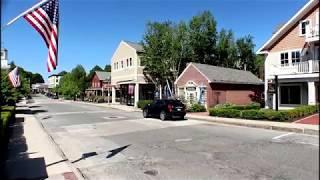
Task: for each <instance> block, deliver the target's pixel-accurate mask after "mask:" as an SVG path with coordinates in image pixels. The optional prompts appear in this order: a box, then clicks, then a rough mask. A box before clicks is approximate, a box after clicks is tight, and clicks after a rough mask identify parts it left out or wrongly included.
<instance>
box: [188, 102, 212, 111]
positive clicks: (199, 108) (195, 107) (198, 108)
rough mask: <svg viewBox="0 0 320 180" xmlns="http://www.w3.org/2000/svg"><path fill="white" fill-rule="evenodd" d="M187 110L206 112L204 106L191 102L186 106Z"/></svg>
mask: <svg viewBox="0 0 320 180" xmlns="http://www.w3.org/2000/svg"><path fill="white" fill-rule="evenodd" d="M188 111H189V112H206V111H207V110H206V108H205V107H204V106H203V105H201V104H192V105H191V107H190V108H188Z"/></svg>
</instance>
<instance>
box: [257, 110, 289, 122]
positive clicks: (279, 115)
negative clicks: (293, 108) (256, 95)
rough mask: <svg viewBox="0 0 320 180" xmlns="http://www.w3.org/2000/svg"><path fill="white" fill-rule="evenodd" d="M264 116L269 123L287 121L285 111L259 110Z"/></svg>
mask: <svg viewBox="0 0 320 180" xmlns="http://www.w3.org/2000/svg"><path fill="white" fill-rule="evenodd" d="M261 111H262V112H263V114H264V119H266V120H269V121H286V120H288V113H287V111H274V110H271V109H263V110H261Z"/></svg>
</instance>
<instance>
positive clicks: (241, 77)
mask: <svg viewBox="0 0 320 180" xmlns="http://www.w3.org/2000/svg"><path fill="white" fill-rule="evenodd" d="M190 64H192V65H194V66H195V67H196V68H197V69H198V70H199V71H200V73H202V74H203V75H204V76H206V78H207V79H208V80H209V81H210V83H228V84H257V85H258V84H263V82H262V81H261V80H260V79H259V78H257V77H256V76H255V75H254V74H252V73H251V72H250V71H243V70H238V69H231V68H225V67H219V66H212V65H207V64H199V63H190Z"/></svg>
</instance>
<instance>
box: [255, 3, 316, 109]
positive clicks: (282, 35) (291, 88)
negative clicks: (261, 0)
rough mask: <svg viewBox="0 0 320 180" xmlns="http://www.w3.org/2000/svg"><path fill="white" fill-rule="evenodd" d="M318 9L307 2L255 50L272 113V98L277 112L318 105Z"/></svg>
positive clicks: (266, 99)
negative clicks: (262, 58)
mask: <svg viewBox="0 0 320 180" xmlns="http://www.w3.org/2000/svg"><path fill="white" fill-rule="evenodd" d="M319 7H320V4H319V0H310V1H309V2H308V3H307V4H306V5H305V6H304V7H303V8H302V9H300V10H299V11H298V12H297V13H296V14H295V15H294V16H293V17H292V18H291V19H290V20H289V21H288V22H287V23H286V24H284V25H283V26H282V27H281V28H280V29H279V30H278V31H277V32H275V33H274V34H273V35H272V37H271V38H270V39H269V40H268V41H267V42H266V43H265V44H264V45H263V46H262V47H261V48H260V49H259V50H258V52H257V53H258V54H263V55H264V56H265V58H266V59H265V103H266V107H267V108H273V109H275V104H276V98H278V104H279V107H280V109H281V108H282V109H285V108H290V107H295V106H298V105H302V104H309V105H313V104H316V103H317V102H319V96H318V94H319V59H320V52H319V51H320V48H319V47H320V42H319ZM276 76H277V77H278V82H279V85H278V88H277V91H278V97H276V95H275V94H276V93H275V92H276V89H275V88H272V87H275V86H273V84H274V83H275V77H276ZM272 89H274V90H272Z"/></svg>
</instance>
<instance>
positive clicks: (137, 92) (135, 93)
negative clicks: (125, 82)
mask: <svg viewBox="0 0 320 180" xmlns="http://www.w3.org/2000/svg"><path fill="white" fill-rule="evenodd" d="M138 101H139V84H138V83H136V84H135V86H134V107H138Z"/></svg>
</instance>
